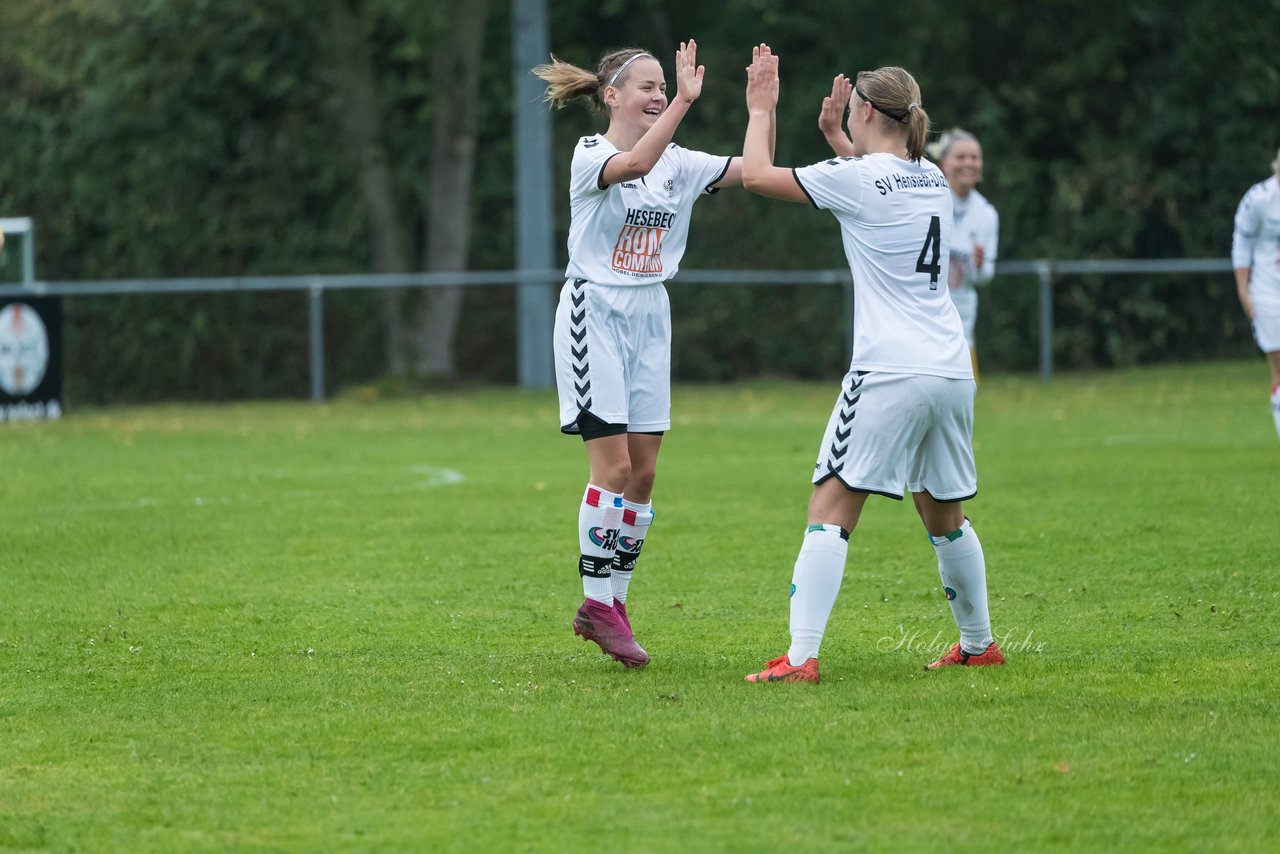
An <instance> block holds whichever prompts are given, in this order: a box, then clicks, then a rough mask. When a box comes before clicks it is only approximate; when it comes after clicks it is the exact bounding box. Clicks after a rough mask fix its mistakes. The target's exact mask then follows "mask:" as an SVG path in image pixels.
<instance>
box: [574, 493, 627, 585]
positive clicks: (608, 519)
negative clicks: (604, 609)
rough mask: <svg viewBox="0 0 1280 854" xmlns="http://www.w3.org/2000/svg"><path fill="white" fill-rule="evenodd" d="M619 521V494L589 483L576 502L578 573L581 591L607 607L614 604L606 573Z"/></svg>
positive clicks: (616, 540) (607, 573) (614, 544)
mask: <svg viewBox="0 0 1280 854" xmlns="http://www.w3.org/2000/svg"><path fill="white" fill-rule="evenodd" d="M621 522H622V496H621V495H618V494H617V493H613V492H610V491H609V490H607V489H601V488H600V487H598V486H593V485H592V484H589V483H588V484H587V491H586V492H585V493H583V495H582V503H581V504H580V505H578V549H579V551H580V553H581V556H580V557H579V559H578V574H579V575H581V576H582V592H583V594H584V595H585V596H586V597H587V598H588V599H594V600H596V601H597V602H599V603H601V604H603V605H608V606H609V607H613V582H612V581H611V580H610V578H609V575H610V568H611V567H612V565H613V553H614V550H615V549H617V547H618V525H619V524H620V523H621Z"/></svg>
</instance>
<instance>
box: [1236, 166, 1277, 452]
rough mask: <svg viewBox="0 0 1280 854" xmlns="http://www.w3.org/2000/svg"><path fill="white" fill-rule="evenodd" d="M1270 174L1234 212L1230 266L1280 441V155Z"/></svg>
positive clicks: (1251, 189)
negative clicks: (1262, 362)
mask: <svg viewBox="0 0 1280 854" xmlns="http://www.w3.org/2000/svg"><path fill="white" fill-rule="evenodd" d="M1271 168H1272V169H1273V170H1274V171H1275V174H1274V175H1272V176H1271V177H1270V178H1268V179H1267V180H1265V181H1262V182H1260V183H1257V184H1254V185H1253V186H1252V187H1250V188H1249V191H1248V192H1247V193H1245V194H1244V198H1243V199H1241V200H1240V206H1239V207H1238V208H1236V221H1235V232H1234V233H1233V234H1232V235H1231V265H1232V267H1234V268H1235V276H1236V294H1237V295H1238V296H1239V297H1240V305H1241V307H1243V308H1244V313H1245V316H1246V317H1248V318H1249V322H1250V323H1252V324H1253V337H1254V340H1255V341H1257V342H1258V347H1259V348H1260V349H1261V350H1262V352H1263V353H1265V354H1266V355H1267V363H1268V364H1269V365H1270V366H1271V415H1272V417H1273V418H1274V419H1275V422H1276V433H1277V434H1278V435H1280V151H1277V152H1276V159H1275V160H1273V161H1271Z"/></svg>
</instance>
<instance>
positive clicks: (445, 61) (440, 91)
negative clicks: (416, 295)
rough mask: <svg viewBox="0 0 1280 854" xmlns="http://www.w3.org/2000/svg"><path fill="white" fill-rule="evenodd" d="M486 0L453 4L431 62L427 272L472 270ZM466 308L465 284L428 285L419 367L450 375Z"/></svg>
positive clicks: (453, 373) (454, 374)
mask: <svg viewBox="0 0 1280 854" xmlns="http://www.w3.org/2000/svg"><path fill="white" fill-rule="evenodd" d="M488 10H489V3H488V0H467V2H460V3H456V4H454V5H453V8H452V9H451V10H450V12H449V25H448V27H447V30H446V31H447V32H450V33H452V34H453V38H452V40H451V41H449V42H448V43H447V44H446V45H444V46H443V48H444V49H443V50H442V51H441V52H440V53H439V54H437V55H436V57H435V58H434V59H433V61H432V64H431V91H432V93H433V94H434V95H436V96H437V98H438V100H437V101H436V103H435V108H436V109H435V129H434V134H433V137H432V145H431V173H430V181H429V184H428V187H429V196H428V199H427V216H426V235H425V241H424V252H425V257H424V259H423V267H424V268H425V269H426V270H427V271H428V272H454V271H461V270H465V269H467V254H468V252H467V250H468V244H469V243H470V240H471V179H472V175H473V174H474V171H475V148H476V127H475V125H476V92H477V89H478V86H479V81H480V65H481V61H482V59H483V52H482V51H483V48H484V28H485V19H486V17H487V15H488ZM461 313H462V288H461V287H444V288H428V289H427V293H426V294H425V298H424V299H423V301H422V304H421V308H420V310H419V313H418V318H417V324H416V341H415V343H416V344H417V348H416V350H417V356H418V365H417V366H418V370H419V371H421V373H422V374H423V375H425V376H426V377H428V378H434V379H443V380H453V379H456V378H457V375H458V368H457V360H456V358H455V352H454V351H455V347H454V343H455V340H456V337H457V330H458V321H459V318H460V316H461Z"/></svg>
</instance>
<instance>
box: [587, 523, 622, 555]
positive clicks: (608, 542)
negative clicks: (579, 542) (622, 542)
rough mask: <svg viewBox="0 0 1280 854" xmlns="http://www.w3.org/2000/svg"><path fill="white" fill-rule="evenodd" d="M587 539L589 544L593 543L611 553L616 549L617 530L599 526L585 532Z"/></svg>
mask: <svg viewBox="0 0 1280 854" xmlns="http://www.w3.org/2000/svg"><path fill="white" fill-rule="evenodd" d="M587 537H588V538H589V539H590V540H591V542H593V543H595V544H596V545H597V546H599V547H600V548H602V549H605V550H606V551H613V550H614V549H616V548H617V547H618V529H617V528H605V527H602V526H600V525H597V526H596V527H594V528H592V529H591V530H590V531H587Z"/></svg>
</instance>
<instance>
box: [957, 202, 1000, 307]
mask: <svg viewBox="0 0 1280 854" xmlns="http://www.w3.org/2000/svg"><path fill="white" fill-rule="evenodd" d="M951 205H952V211H953V213H954V220H955V228H954V230H953V231H952V232H951V271H950V278H949V280H948V285H949V286H950V288H951V290H952V292H955V291H957V290H960V289H962V288H968V289H972V288H973V286H974V285H983V284H986V283H987V282H989V281H991V279H992V277H993V276H995V274H996V252H997V250H998V249H999V245H1000V215H999V214H997V213H996V209H995V206H994V205H993V204H991V202H989V201H987V197H986V196H984V195H982V194H981V193H979V192H978V191H977V190H970V191H969V197H968V198H966V199H962V198H960V197H959V196H957V195H955V194H954V193H953V194H952V195H951ZM975 245H976V246H981V247H982V266H978V265H977V264H975V263H974V257H973V247H974V246H975Z"/></svg>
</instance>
